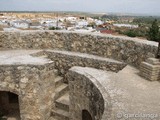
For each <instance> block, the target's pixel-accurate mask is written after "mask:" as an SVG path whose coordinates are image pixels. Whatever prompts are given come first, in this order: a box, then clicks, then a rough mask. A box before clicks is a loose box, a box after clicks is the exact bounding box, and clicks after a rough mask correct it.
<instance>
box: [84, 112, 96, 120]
mask: <svg viewBox="0 0 160 120" xmlns="http://www.w3.org/2000/svg"><path fill="white" fill-rule="evenodd" d="M82 120H93V119H92V116H91V114H90V113H89V112H88V111H87V110H82Z"/></svg>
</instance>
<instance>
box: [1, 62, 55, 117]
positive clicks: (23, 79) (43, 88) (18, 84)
mask: <svg viewBox="0 0 160 120" xmlns="http://www.w3.org/2000/svg"><path fill="white" fill-rule="evenodd" d="M54 78H55V74H54V69H53V65H52V63H51V64H45V65H26V66H25V65H23V66H22V65H1V66H0V91H10V92H12V93H15V94H17V95H18V96H19V106H20V113H21V119H22V120H46V119H47V118H48V117H49V116H50V112H51V107H52V102H53V98H52V97H53V96H52V94H53V93H54V85H53V84H54Z"/></svg>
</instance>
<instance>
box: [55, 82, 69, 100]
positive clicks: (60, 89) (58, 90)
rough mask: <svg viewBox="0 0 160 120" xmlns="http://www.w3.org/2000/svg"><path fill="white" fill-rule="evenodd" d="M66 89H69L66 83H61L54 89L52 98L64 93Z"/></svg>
mask: <svg viewBox="0 0 160 120" xmlns="http://www.w3.org/2000/svg"><path fill="white" fill-rule="evenodd" d="M68 90H69V88H68V85H67V84H65V83H63V84H61V85H60V86H59V87H57V88H56V89H55V96H54V100H57V99H58V98H59V97H61V96H62V95H64V94H65V93H66V92H68Z"/></svg>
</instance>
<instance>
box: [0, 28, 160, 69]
mask: <svg viewBox="0 0 160 120" xmlns="http://www.w3.org/2000/svg"><path fill="white" fill-rule="evenodd" d="M157 46H158V43H155V42H150V41H146V40H140V39H131V38H128V37H116V36H110V35H100V34H84V33H83V34H82V33H72V32H64V31H59V32H58V31H22V32H0V50H4V49H59V50H67V51H76V52H82V53H89V54H93V55H98V56H103V57H108V58H114V59H117V60H121V61H124V62H126V63H128V64H131V65H134V66H136V67H139V65H140V63H141V62H142V61H145V60H146V59H147V58H148V57H154V56H155V54H156V51H157Z"/></svg>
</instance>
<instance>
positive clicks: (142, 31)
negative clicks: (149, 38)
mask: <svg viewBox="0 0 160 120" xmlns="http://www.w3.org/2000/svg"><path fill="white" fill-rule="evenodd" d="M147 30H148V29H147V28H146V27H138V28H132V29H131V28H124V27H121V28H116V32H118V33H119V34H123V35H127V36H129V37H143V38H146V34H147Z"/></svg>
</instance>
